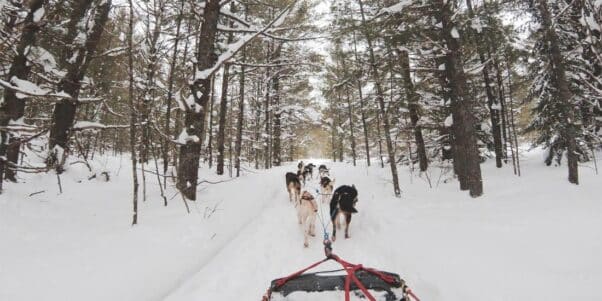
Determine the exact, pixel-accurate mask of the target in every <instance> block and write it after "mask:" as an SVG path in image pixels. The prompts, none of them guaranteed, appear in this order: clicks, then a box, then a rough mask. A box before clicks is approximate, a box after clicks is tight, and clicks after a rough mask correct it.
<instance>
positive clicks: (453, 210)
mask: <svg viewBox="0 0 602 301" xmlns="http://www.w3.org/2000/svg"><path fill="white" fill-rule="evenodd" d="M328 165H329V166H331V167H332V170H331V173H332V175H333V177H335V178H336V185H337V186H338V185H342V184H355V185H356V186H357V188H358V190H359V193H360V202H359V203H358V209H359V211H360V213H358V214H357V215H354V217H353V220H352V223H351V228H350V232H351V239H348V240H345V239H341V238H339V240H337V242H335V243H334V250H335V253H337V254H339V255H340V256H342V257H343V258H345V259H346V260H348V261H351V262H357V263H362V264H364V265H366V266H371V267H376V268H381V269H383V270H388V271H393V272H397V273H399V274H400V275H401V276H402V278H404V279H405V280H407V281H408V283H409V284H410V285H411V286H412V287H413V288H414V290H415V291H416V292H417V293H418V294H419V296H420V297H422V299H423V300H509V299H512V300H562V299H565V298H574V297H579V298H580V300H599V298H598V297H599V296H600V293H599V292H597V289H596V288H597V287H598V284H597V283H596V280H600V279H602V262H601V261H600V260H599V259H598V256H597V255H595V254H599V253H602V228H601V227H599V226H600V224H601V223H600V221H599V217H600V216H602V205H600V204H599V201H596V197H595V196H594V195H592V194H591V193H588V191H587V190H583V189H578V188H574V187H571V186H569V185H563V186H560V187H559V188H560V189H557V190H555V189H548V185H546V184H545V183H540V182H536V183H534V184H533V185H530V187H524V186H521V183H520V182H519V179H518V178H516V177H514V176H512V175H511V171H510V170H503V171H499V170H495V169H493V168H491V169H486V171H487V172H488V173H494V174H495V173H501V174H499V175H497V176H496V178H494V179H492V178H491V177H490V181H488V183H487V185H486V188H488V189H489V190H488V192H489V194H488V195H486V197H485V198H482V199H480V200H478V201H475V200H472V199H470V198H467V197H466V196H465V194H464V193H462V192H459V191H457V188H456V187H455V183H454V184H451V185H442V186H441V187H439V188H438V189H429V188H428V186H427V184H426V182H425V181H422V180H421V179H418V178H413V179H411V181H413V182H414V184H413V185H410V183H409V182H410V177H409V175H405V176H402V179H401V180H402V183H403V187H404V188H405V191H404V197H403V199H402V200H399V199H395V198H394V197H392V194H391V191H389V190H390V185H389V182H388V180H387V176H388V174H387V172H386V171H387V170H386V169H385V170H383V169H379V168H369V169H367V168H365V167H364V168H362V167H356V168H354V167H352V166H350V165H347V164H340V163H339V164H333V163H328ZM288 168H289V169H290V170H293V169H294V167H293V166H289V167H288ZM285 170H286V168H284V169H280V170H278V171H275V173H279V174H278V175H277V176H276V179H278V177H283V174H284V172H285ZM535 170H536V169H535ZM562 172H563V170H558V174H562ZM538 176H540V175H539V174H537V173H532V174H531V175H529V176H525V177H526V178H533V179H534V178H536V177H538ZM593 180H594V181H590V180H585V181H584V183H583V184H582V186H585V187H588V186H589V187H595V186H593V185H595V180H596V179H595V178H594V179H593ZM276 183H279V181H278V180H277V181H276ZM503 185H507V187H508V189H499V188H496V189H495V190H494V188H493V187H498V186H499V187H502V186H503ZM277 186H279V185H277ZM312 186H317V185H315V184H314V185H312ZM540 186H541V187H540ZM530 191H532V192H534V193H532V192H530ZM559 191H560V192H561V193H559ZM519 192H520V193H519ZM571 200H573V201H577V202H579V205H578V206H573V207H572V206H571ZM323 206H324V210H325V212H327V210H328V209H327V205H323ZM586 208H587V209H586ZM316 226H317V229H318V235H317V237H316V238H314V239H312V240H311V242H310V247H309V248H307V249H304V248H303V247H302V241H303V239H302V233H301V230H300V229H299V226H298V225H297V224H296V218H295V210H294V208H293V207H292V206H291V205H290V204H289V203H288V196H287V194H286V191H285V189H284V187H282V188H281V191H280V193H278V194H276V195H275V199H273V200H271V202H270V205H268V206H267V207H266V209H265V210H263V211H262V213H261V214H260V215H259V216H257V218H256V219H255V220H254V221H253V222H252V223H250V224H249V225H248V226H247V227H245V229H243V231H241V233H240V234H239V235H238V236H237V237H235V239H233V240H232V241H231V242H230V243H229V244H228V245H227V246H226V247H225V249H224V250H223V252H220V253H219V254H217V256H215V257H214V258H212V260H211V261H210V262H209V263H208V264H207V265H206V266H204V267H203V268H202V269H201V270H199V271H198V273H197V274H196V275H195V276H194V277H192V278H191V279H189V280H188V281H187V282H186V283H184V284H183V285H182V286H181V287H180V288H179V289H178V290H176V291H174V292H173V293H172V294H171V295H170V296H169V297H168V298H166V300H169V301H179V300H182V301H184V300H197V299H199V298H206V297H209V298H210V299H216V300H217V299H219V300H236V299H240V298H242V299H244V300H256V299H257V298H258V297H259V296H261V295H262V294H263V293H264V291H265V289H266V288H267V287H268V285H269V283H270V281H271V280H272V279H274V278H276V277H281V276H285V275H288V274H290V273H291V272H294V271H296V270H298V269H300V268H302V267H305V266H307V265H308V264H311V263H313V262H315V261H317V260H320V259H321V258H323V249H322V245H321V234H320V233H321V226H320V223H319V222H317V224H316ZM335 267H337V266H336V265H325V266H324V267H323V268H324V269H330V268H335ZM561 288H562V289H561Z"/></svg>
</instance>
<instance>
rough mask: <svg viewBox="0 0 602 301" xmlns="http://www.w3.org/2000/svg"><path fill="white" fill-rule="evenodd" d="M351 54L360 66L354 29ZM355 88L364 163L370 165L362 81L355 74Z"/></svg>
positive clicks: (359, 66)
mask: <svg viewBox="0 0 602 301" xmlns="http://www.w3.org/2000/svg"><path fill="white" fill-rule="evenodd" d="M353 54H354V56H355V62H356V64H357V68H361V65H362V64H361V62H360V60H359V56H358V54H357V40H356V37H355V31H353ZM357 90H358V93H359V98H360V111H361V113H362V128H363V130H364V146H365V148H366V163H367V164H368V166H370V140H369V139H368V125H367V122H366V111H365V106H364V94H363V91H362V81H361V80H360V77H359V76H357Z"/></svg>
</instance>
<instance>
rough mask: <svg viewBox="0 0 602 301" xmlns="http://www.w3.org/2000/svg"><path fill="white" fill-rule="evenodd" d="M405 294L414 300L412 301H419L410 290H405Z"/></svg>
mask: <svg viewBox="0 0 602 301" xmlns="http://www.w3.org/2000/svg"><path fill="white" fill-rule="evenodd" d="M406 293H408V295H410V296H412V298H414V300H416V301H420V299H418V297H416V295H414V292H412V290H411V289H409V288H408V289H406Z"/></svg>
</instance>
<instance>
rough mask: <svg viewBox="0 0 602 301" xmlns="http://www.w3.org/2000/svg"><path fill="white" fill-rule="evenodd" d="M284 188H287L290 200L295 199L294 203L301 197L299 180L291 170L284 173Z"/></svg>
mask: <svg viewBox="0 0 602 301" xmlns="http://www.w3.org/2000/svg"><path fill="white" fill-rule="evenodd" d="M286 190H288V198H289V200H290V201H291V202H292V201H293V198H294V199H295V204H296V203H297V202H299V199H300V198H301V182H300V181H299V177H298V176H297V175H296V174H295V173H292V172H287V173H286Z"/></svg>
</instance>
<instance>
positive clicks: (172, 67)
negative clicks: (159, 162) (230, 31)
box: [163, 0, 185, 187]
mask: <svg viewBox="0 0 602 301" xmlns="http://www.w3.org/2000/svg"><path fill="white" fill-rule="evenodd" d="M184 3H185V1H184V0H181V1H180V10H179V11H178V16H177V21H176V36H175V37H174V38H175V41H174V48H173V54H172V57H171V63H170V65H169V79H168V84H167V85H168V88H167V99H166V100H165V102H166V107H167V112H165V134H167V136H171V132H170V129H169V128H170V124H171V101H172V98H173V90H174V81H175V73H176V63H177V62H178V45H179V43H180V29H181V26H182V18H183V14H184ZM184 57H185V56H184ZM168 166H169V140H168V139H167V138H165V139H163V174H164V175H165V174H167V168H168ZM165 179H167V178H166V177H164V178H163V186H165V187H167V182H166V180H165Z"/></svg>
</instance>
